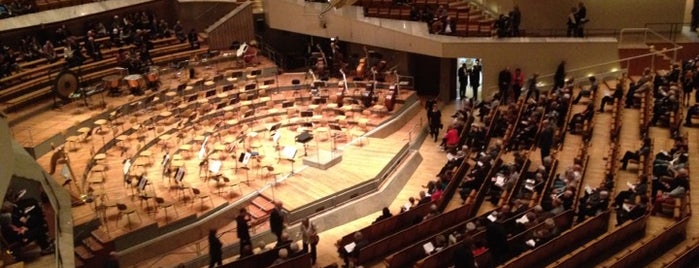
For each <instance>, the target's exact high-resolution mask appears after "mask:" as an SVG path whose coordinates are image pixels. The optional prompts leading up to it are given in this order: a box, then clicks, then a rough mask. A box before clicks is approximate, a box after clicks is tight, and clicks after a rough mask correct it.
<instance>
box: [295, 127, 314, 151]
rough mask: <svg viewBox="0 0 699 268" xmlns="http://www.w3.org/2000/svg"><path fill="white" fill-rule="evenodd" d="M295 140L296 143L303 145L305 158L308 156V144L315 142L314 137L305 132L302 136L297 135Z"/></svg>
mask: <svg viewBox="0 0 699 268" xmlns="http://www.w3.org/2000/svg"><path fill="white" fill-rule="evenodd" d="M295 140H296V142H298V143H301V144H303V156H308V142H309V141H311V140H313V135H311V134H310V133H308V132H307V131H304V132H302V133H301V134H299V135H296V139H295Z"/></svg>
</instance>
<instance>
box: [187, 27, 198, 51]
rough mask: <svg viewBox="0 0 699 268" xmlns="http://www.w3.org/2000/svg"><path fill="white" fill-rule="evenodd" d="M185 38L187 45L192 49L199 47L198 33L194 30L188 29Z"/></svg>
mask: <svg viewBox="0 0 699 268" xmlns="http://www.w3.org/2000/svg"><path fill="white" fill-rule="evenodd" d="M187 40H189V45H190V46H191V47H192V49H198V48H199V35H198V34H197V31H196V30H194V29H191V30H190V31H189V34H188V35H187Z"/></svg>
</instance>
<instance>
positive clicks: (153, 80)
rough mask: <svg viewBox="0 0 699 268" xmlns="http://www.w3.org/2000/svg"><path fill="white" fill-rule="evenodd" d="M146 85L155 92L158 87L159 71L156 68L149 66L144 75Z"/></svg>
mask: <svg viewBox="0 0 699 268" xmlns="http://www.w3.org/2000/svg"><path fill="white" fill-rule="evenodd" d="M146 83H147V84H148V88H151V89H153V90H157V89H158V86H159V85H160V69H159V68H158V67H156V66H150V67H149V68H148V72H147V73H146Z"/></svg>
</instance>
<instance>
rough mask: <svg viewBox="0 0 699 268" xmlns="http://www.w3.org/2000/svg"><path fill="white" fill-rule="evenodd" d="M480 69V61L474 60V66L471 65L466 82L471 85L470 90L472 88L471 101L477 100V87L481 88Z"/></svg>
mask: <svg viewBox="0 0 699 268" xmlns="http://www.w3.org/2000/svg"><path fill="white" fill-rule="evenodd" d="M482 69H483V67H482V66H481V63H480V60H476V64H475V65H473V68H472V69H471V73H470V74H469V76H468V82H469V83H470V84H471V88H473V101H477V100H478V87H480V86H481V70H482Z"/></svg>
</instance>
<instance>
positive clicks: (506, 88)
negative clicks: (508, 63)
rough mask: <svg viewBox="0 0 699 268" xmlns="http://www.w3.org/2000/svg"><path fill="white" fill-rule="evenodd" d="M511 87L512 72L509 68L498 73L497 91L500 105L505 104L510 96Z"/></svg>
mask: <svg viewBox="0 0 699 268" xmlns="http://www.w3.org/2000/svg"><path fill="white" fill-rule="evenodd" d="M511 85H512V72H511V71H510V67H507V68H505V69H504V70H502V71H500V75H498V90H499V94H500V103H502V104H507V99H508V97H509V95H510V86H511Z"/></svg>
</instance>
